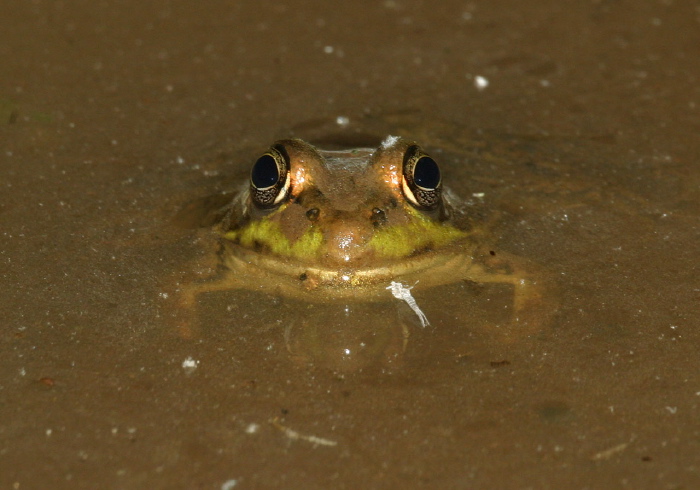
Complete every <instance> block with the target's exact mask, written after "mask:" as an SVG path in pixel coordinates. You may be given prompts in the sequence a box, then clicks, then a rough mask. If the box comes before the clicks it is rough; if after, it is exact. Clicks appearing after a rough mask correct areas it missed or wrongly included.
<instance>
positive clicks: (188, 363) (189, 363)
mask: <svg viewBox="0 0 700 490" xmlns="http://www.w3.org/2000/svg"><path fill="white" fill-rule="evenodd" d="M198 366H199V361H197V360H195V359H192V358H191V357H188V358H187V359H185V360H184V361H182V369H184V370H185V373H187V374H190V373H192V372H193V371H194V370H195V369H197V367H198Z"/></svg>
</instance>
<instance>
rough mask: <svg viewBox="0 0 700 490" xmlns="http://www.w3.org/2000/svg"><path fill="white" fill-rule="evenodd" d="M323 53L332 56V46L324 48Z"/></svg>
mask: <svg viewBox="0 0 700 490" xmlns="http://www.w3.org/2000/svg"><path fill="white" fill-rule="evenodd" d="M323 52H324V53H326V54H332V53H333V46H324V47H323Z"/></svg>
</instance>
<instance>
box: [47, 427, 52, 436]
mask: <svg viewBox="0 0 700 490" xmlns="http://www.w3.org/2000/svg"><path fill="white" fill-rule="evenodd" d="M51 434H53V430H51V429H46V437H51Z"/></svg>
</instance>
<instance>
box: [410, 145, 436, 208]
mask: <svg viewBox="0 0 700 490" xmlns="http://www.w3.org/2000/svg"><path fill="white" fill-rule="evenodd" d="M401 188H402V189H403V194H404V196H406V199H408V200H409V201H410V202H411V203H412V204H413V205H414V206H417V207H419V208H425V209H432V208H434V207H435V206H437V205H438V203H439V202H440V193H441V189H442V179H441V177H440V167H438V164H437V163H436V162H435V160H433V159H432V158H430V157H429V156H428V155H426V154H425V153H423V151H422V150H421V149H420V147H418V146H415V145H414V146H410V147H409V148H408V149H407V150H406V153H405V154H404V157H403V179H402V182H401Z"/></svg>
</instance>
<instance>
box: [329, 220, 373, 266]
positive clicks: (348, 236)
mask: <svg viewBox="0 0 700 490" xmlns="http://www.w3.org/2000/svg"><path fill="white" fill-rule="evenodd" d="M371 233H372V228H371V226H369V225H368V224H365V223H361V222H358V221H356V220H353V221H346V220H342V221H341V222H339V223H338V224H337V226H333V227H332V228H331V229H329V230H327V233H326V236H325V238H326V240H325V247H326V256H327V257H328V259H329V260H331V261H332V262H336V263H341V264H342V263H353V262H357V261H360V260H362V259H364V258H367V257H369V256H370V255H371V253H372V250H371V249H370V248H369V247H368V241H369V239H370V238H371V236H372V235H371Z"/></svg>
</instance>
